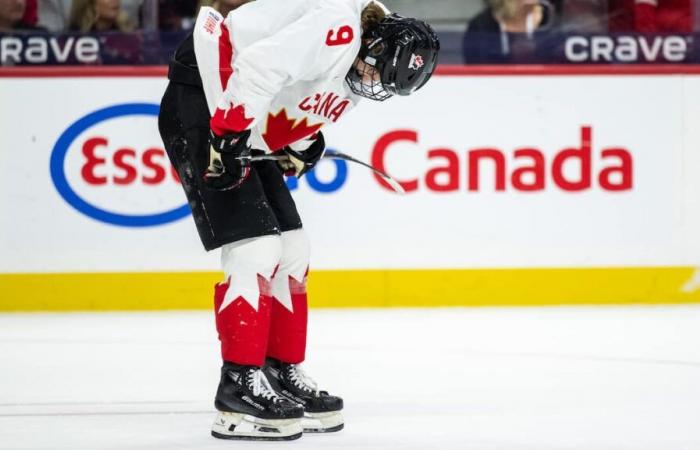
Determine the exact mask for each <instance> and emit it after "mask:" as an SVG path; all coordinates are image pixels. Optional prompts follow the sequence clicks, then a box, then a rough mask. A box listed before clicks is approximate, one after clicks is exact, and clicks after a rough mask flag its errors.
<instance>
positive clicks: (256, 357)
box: [214, 236, 281, 366]
mask: <svg viewBox="0 0 700 450" xmlns="http://www.w3.org/2000/svg"><path fill="white" fill-rule="evenodd" d="M280 255H281V245H280V239H279V237H278V236H264V237H261V238H254V239H247V240H245V241H240V242H237V243H234V244H229V245H225V246H224V247H222V253H221V261H222V265H223V268H224V273H225V275H226V281H225V282H223V283H219V284H217V285H216V287H215V293H214V308H215V314H216V329H217V331H218V333H219V340H220V341H221V355H222V357H223V359H224V361H229V362H232V363H235V364H240V365H253V366H262V365H263V364H264V362H265V356H266V350H267V340H268V335H269V328H270V310H271V305H272V297H271V295H270V282H269V280H270V279H272V276H273V274H274V271H275V268H276V267H277V265H278V263H279V260H280Z"/></svg>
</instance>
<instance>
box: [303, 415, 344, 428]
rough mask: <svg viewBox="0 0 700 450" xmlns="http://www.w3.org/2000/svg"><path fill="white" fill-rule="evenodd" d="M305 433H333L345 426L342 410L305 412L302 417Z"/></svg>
mask: <svg viewBox="0 0 700 450" xmlns="http://www.w3.org/2000/svg"><path fill="white" fill-rule="evenodd" d="M301 426H302V428H303V429H304V433H333V432H335V431H340V430H342V429H343V427H344V426H345V422H344V420H343V414H342V413H341V412H340V411H333V412H324V413H308V412H307V413H304V418H303V419H301Z"/></svg>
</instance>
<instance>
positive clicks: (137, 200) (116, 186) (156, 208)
mask: <svg viewBox="0 0 700 450" xmlns="http://www.w3.org/2000/svg"><path fill="white" fill-rule="evenodd" d="M158 111H159V107H158V105H156V104H152V103H128V104H121V105H114V106H110V107H107V108H103V109H100V110H98V111H94V112H92V113H90V114H88V115H86V116H84V117H81V118H80V119H78V120H77V121H76V122H74V123H73V124H72V125H70V126H69V127H68V128H67V129H66V130H65V131H64V132H63V133H62V134H61V136H60V137H59V138H58V140H57V141H56V144H55V145H54V148H53V151H52V153H51V179H52V180H53V183H54V185H55V186H56V190H57V191H58V192H59V194H60V195H61V196H62V197H63V199H64V200H65V201H66V202H68V204H70V205H71V206H72V207H73V208H75V209H76V210H78V211H79V212H81V213H83V214H85V215H86V216H88V217H91V218H93V219H95V220H99V221H101V222H105V223H109V224H112V225H119V226H125V227H148V226H157V225H162V224H166V223H169V222H173V221H176V220H179V219H181V218H183V217H186V216H187V215H189V213H190V208H189V206H188V205H187V203H186V201H184V195H183V192H182V188H181V186H180V182H179V180H178V177H177V173H176V172H175V170H174V169H173V168H172V166H171V165H170V162H169V161H168V157H167V155H166V154H165V151H164V150H163V145H162V142H161V140H160V136H159V135H158V132H157V128H158V127H157V117H158Z"/></svg>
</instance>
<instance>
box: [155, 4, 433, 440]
mask: <svg viewBox="0 0 700 450" xmlns="http://www.w3.org/2000/svg"><path fill="white" fill-rule="evenodd" d="M438 51H439V42H438V39H437V36H436V35H435V33H434V32H433V30H432V29H431V28H430V26H429V25H428V24H426V23H424V22H422V21H419V20H415V19H409V18H404V17H401V16H398V15H394V14H389V12H388V11H387V10H386V8H385V7H384V6H383V5H381V4H380V3H378V2H375V1H371V0H284V1H279V0H257V1H254V2H251V3H248V4H246V5H244V6H242V7H240V8H238V9H237V10H235V11H233V12H231V13H230V14H229V15H228V16H227V17H225V18H224V17H222V16H221V15H220V14H218V13H217V12H216V11H215V10H213V9H211V8H202V9H201V10H200V13H199V15H198V18H197V22H196V25H195V28H194V30H193V34H192V36H190V37H189V38H188V39H187V40H185V41H184V42H183V43H182V44H181V46H180V47H179V49H178V50H177V52H176V55H175V57H174V60H173V61H172V62H171V65H170V72H169V76H168V77H169V79H170V84H169V86H168V88H167V90H166V92H165V95H164V97H163V100H162V104H161V112H160V118H159V128H160V132H161V136H162V138H163V142H164V144H165V148H166V150H167V153H168V156H169V157H170V160H171V162H172V163H173V165H174V166H175V168H176V169H177V171H178V174H179V176H180V179H181V182H182V185H183V187H184V189H185V193H186V195H187V198H188V200H189V204H190V207H191V208H192V215H193V218H194V220H195V223H196V225H197V230H198V232H199V236H200V238H201V240H202V243H203V244H204V247H205V248H206V249H207V250H212V249H215V248H218V247H221V264H222V267H223V272H224V279H223V281H222V282H221V283H219V284H217V286H216V287H215V293H214V307H215V317H216V327H217V331H218V334H219V340H220V341H221V353H222V357H223V361H224V362H223V367H222V369H221V379H220V382H219V388H218V390H217V393H216V401H215V405H216V408H217V410H218V411H219V414H218V415H217V417H216V420H215V422H214V425H213V429H212V434H213V435H214V436H216V437H219V438H225V439H265V440H290V439H296V438H298V437H300V436H301V433H302V429H303V431H307V432H309V431H316V432H330V431H337V430H339V429H341V428H342V427H343V418H342V415H341V413H340V411H341V410H342V408H343V401H342V399H341V398H339V397H336V396H332V395H330V394H328V393H327V392H325V391H322V390H319V389H318V388H317V386H316V384H315V383H314V382H313V381H312V380H311V378H309V377H308V376H307V375H306V374H305V373H304V372H303V370H302V369H301V368H300V367H299V364H300V363H301V362H302V361H304V358H305V349H306V326H307V298H306V277H307V270H308V265H309V244H308V239H307V237H306V234H305V232H304V230H303V228H302V223H301V220H300V218H299V214H298V213H297V210H296V206H295V204H294V201H293V200H292V197H291V195H290V193H289V190H288V189H287V187H286V184H285V182H284V178H283V172H284V173H285V174H287V175H295V176H297V177H300V176H302V175H304V174H305V173H306V172H307V171H309V170H310V169H311V168H313V167H314V165H315V164H316V163H317V162H318V161H319V160H320V159H321V157H322V156H323V154H324V150H325V142H324V138H323V134H322V133H321V128H322V127H324V126H326V125H329V124H331V123H334V122H336V121H338V120H339V119H341V118H342V117H343V116H345V114H347V113H348V111H350V109H352V107H354V106H355V105H356V104H357V103H358V101H359V100H360V99H361V98H362V97H366V98H370V99H373V100H385V99H387V98H389V97H391V96H392V95H409V94H411V93H413V92H414V91H416V90H417V89H419V88H421V87H422V86H423V85H424V84H425V83H426V82H427V81H428V79H429V78H430V76H431V75H432V72H433V69H434V68H435V64H436V60H437V54H438ZM270 152H277V153H280V154H282V155H285V156H286V159H285V160H284V161H281V162H277V161H252V160H251V157H252V156H255V155H257V154H264V153H270Z"/></svg>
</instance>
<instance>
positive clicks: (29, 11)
mask: <svg viewBox="0 0 700 450" xmlns="http://www.w3.org/2000/svg"><path fill="white" fill-rule="evenodd" d="M26 5H27V6H26V7H25V8H24V16H23V17H22V22H23V23H25V24H27V25H29V26H32V27H35V26H36V23H37V22H38V20H39V17H38V14H39V11H38V9H39V7H38V5H37V0H26Z"/></svg>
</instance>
